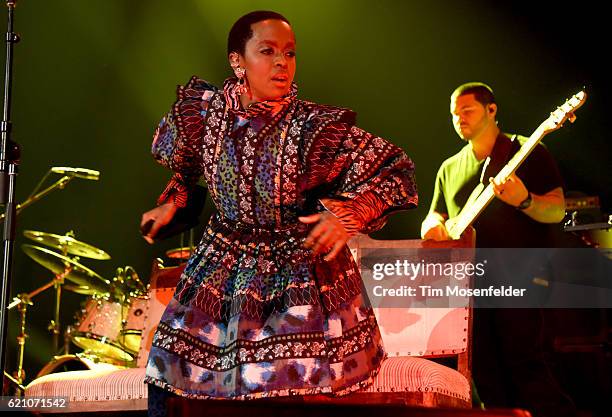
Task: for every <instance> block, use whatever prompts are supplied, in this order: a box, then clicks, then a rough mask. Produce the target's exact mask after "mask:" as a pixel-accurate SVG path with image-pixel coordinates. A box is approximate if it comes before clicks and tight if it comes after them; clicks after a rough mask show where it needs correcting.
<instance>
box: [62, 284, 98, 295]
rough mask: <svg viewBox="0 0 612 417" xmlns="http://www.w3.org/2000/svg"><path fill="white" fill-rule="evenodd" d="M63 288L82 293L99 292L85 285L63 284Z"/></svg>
mask: <svg viewBox="0 0 612 417" xmlns="http://www.w3.org/2000/svg"><path fill="white" fill-rule="evenodd" d="M64 289H65V290H68V291H70V292H74V293H77V294H82V295H94V294H100V291H98V290H96V289H95V288H91V287H88V286H87V285H74V284H64Z"/></svg>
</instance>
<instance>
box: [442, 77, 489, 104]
mask: <svg viewBox="0 0 612 417" xmlns="http://www.w3.org/2000/svg"><path fill="white" fill-rule="evenodd" d="M466 94H474V98H475V99H476V101H478V102H479V103H480V104H482V105H483V106H486V105H487V104H491V103H495V95H494V94H493V89H492V88H491V87H489V86H488V85H486V84H485V83H481V82H470V83H465V84H461V85H460V86H459V87H457V88H455V91H453V94H451V100H454V99H455V98H457V97H459V96H464V95H466Z"/></svg>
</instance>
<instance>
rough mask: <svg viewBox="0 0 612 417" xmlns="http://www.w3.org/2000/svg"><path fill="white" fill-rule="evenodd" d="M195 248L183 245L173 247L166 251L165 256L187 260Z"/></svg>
mask: <svg viewBox="0 0 612 417" xmlns="http://www.w3.org/2000/svg"><path fill="white" fill-rule="evenodd" d="M194 250H195V247H191V248H190V247H189V246H185V247H182V248H174V249H169V250H167V251H166V256H167V257H168V258H170V259H180V260H187V259H189V257H190V256H191V254H192V253H193V251H194Z"/></svg>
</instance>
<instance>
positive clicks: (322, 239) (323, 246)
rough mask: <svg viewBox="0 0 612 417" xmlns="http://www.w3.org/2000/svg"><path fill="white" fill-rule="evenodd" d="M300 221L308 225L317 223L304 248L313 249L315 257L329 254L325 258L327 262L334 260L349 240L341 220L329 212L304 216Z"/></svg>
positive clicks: (305, 241)
mask: <svg viewBox="0 0 612 417" xmlns="http://www.w3.org/2000/svg"><path fill="white" fill-rule="evenodd" d="M299 220H300V221H301V222H302V223H306V224H313V223H316V226H315V227H314V228H313V229H312V230H311V231H310V233H309V234H308V236H307V237H306V240H304V247H306V248H307V249H312V252H313V253H314V254H315V255H318V254H323V253H327V255H325V257H324V258H323V259H324V260H326V261H330V260H332V259H334V258H335V257H336V255H337V254H338V252H340V250H341V249H342V248H343V247H344V245H345V244H346V242H347V241H348V240H349V235H348V233H347V232H346V229H344V226H343V225H342V223H341V222H340V220H338V218H337V217H336V216H334V215H333V214H332V213H330V212H328V211H324V212H322V213H317V214H311V215H310V216H302V217H299Z"/></svg>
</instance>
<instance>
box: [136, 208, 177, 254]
mask: <svg viewBox="0 0 612 417" xmlns="http://www.w3.org/2000/svg"><path fill="white" fill-rule="evenodd" d="M176 210H177V207H176V206H175V205H174V202H172V201H170V202H167V203H165V204H162V205H161V206H158V207H155V208H154V209H152V210H149V211H147V212H146V213H144V214H143V215H142V219H141V220H140V228H141V229H142V228H143V227H144V226H145V225H146V224H147V223H149V222H150V221H152V222H153V225H152V226H151V228H150V229H149V231H148V232H147V233H146V234H143V236H142V237H143V238H144V240H146V241H147V242H149V243H151V244H152V243H153V238H154V237H155V235H156V234H157V232H158V231H159V229H160V228H162V227H163V226H165V225H167V224H168V223H170V220H172V218H173V217H174V213H176Z"/></svg>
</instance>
